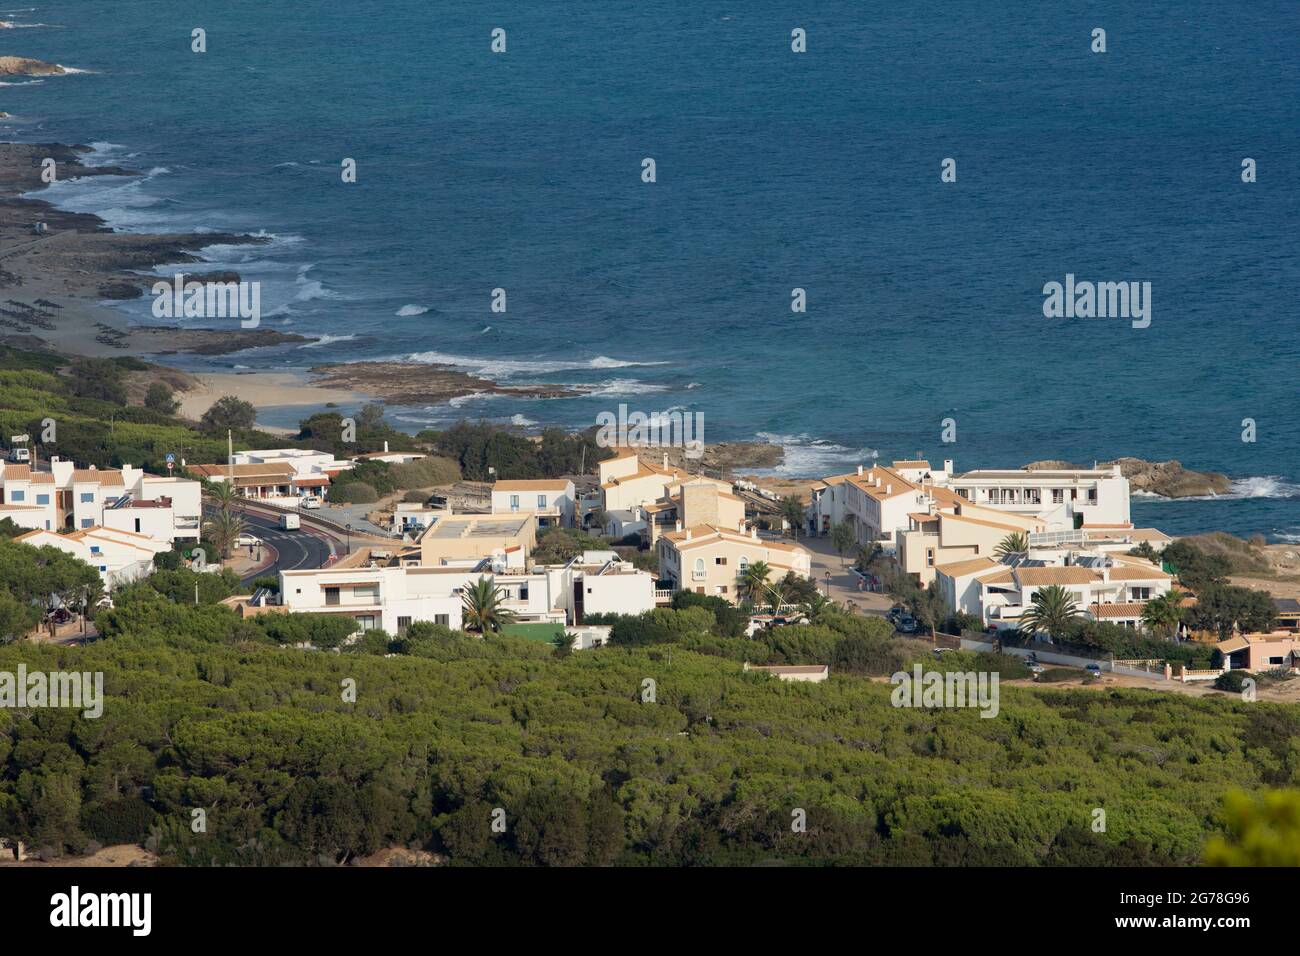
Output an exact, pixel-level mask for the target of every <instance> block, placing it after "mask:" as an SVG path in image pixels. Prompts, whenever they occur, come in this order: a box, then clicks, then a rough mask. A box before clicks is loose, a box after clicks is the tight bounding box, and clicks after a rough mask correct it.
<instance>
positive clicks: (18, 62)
mask: <svg viewBox="0 0 1300 956" xmlns="http://www.w3.org/2000/svg"><path fill="white" fill-rule="evenodd" d="M67 72H68V71H67V70H65V69H64V68H63V67H61V66H59V64H57V63H46V62H45V61H44V60H32V59H29V58H28V57H25V56H0V76H55V75H57V74H59V73H67Z"/></svg>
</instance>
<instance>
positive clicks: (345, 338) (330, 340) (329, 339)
mask: <svg viewBox="0 0 1300 956" xmlns="http://www.w3.org/2000/svg"><path fill="white" fill-rule="evenodd" d="M355 339H356V336H355V335H322V336H321V337H320V338H319V339H317V340H316V341H315V342H307V343H305V344H303V345H300V346H298V348H300V349H318V348H320V347H321V346H322V345H333V344H334V343H335V342H352V341H354V340H355Z"/></svg>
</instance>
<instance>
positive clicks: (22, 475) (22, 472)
mask: <svg viewBox="0 0 1300 956" xmlns="http://www.w3.org/2000/svg"><path fill="white" fill-rule="evenodd" d="M4 479H5V481H31V480H32V466H31V465H15V464H6V465H5V466H4Z"/></svg>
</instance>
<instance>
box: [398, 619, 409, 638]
mask: <svg viewBox="0 0 1300 956" xmlns="http://www.w3.org/2000/svg"><path fill="white" fill-rule="evenodd" d="M410 626H411V619H410V618H409V617H399V618H398V619H397V633H398V634H404V633H406V629H407V628H408V627H410Z"/></svg>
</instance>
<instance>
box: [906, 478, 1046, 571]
mask: <svg viewBox="0 0 1300 956" xmlns="http://www.w3.org/2000/svg"><path fill="white" fill-rule="evenodd" d="M928 494H929V497H930V498H931V503H930V505H929V509H930V510H928V511H914V512H909V513H908V516H907V521H908V523H907V528H906V530H903V531H899V532H897V534H896V543H897V553H896V558H897V560H898V564H899V567H901V568H902V569H903V570H904V571H906V572H907V573H908V574H913V575H916V578H917V580H919V581H920V582H921V584H923V585H928V584H929V583H930V582H931V581H933V580H934V579H935V568H937V567H938V566H940V565H945V564H954V563H957V562H960V561H968V560H970V559H971V558H977V557H993V556H994V555H995V553H996V551H997V548H998V546H999V545H1000V544H1001V543H1002V542H1003V541H1004V540H1005V539H1006V538H1007V537H1008V536H1009V535H1014V534H1023V535H1025V536H1026V537H1028V536H1029V535H1031V534H1040V533H1043V532H1045V531H1047V524H1046V522H1045V521H1043V520H1042V519H1041V518H1037V517H1029V516H1022V515H1017V514H1010V513H1005V512H1000V511H995V510H993V509H990V508H981V507H978V506H976V505H973V504H971V503H970V502H968V501H966V500H965V499H963V498H961V497H960V496H959V495H956V494H955V493H953V492H951V491H949V490H947V489H943V488H935V489H929V491H928Z"/></svg>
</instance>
